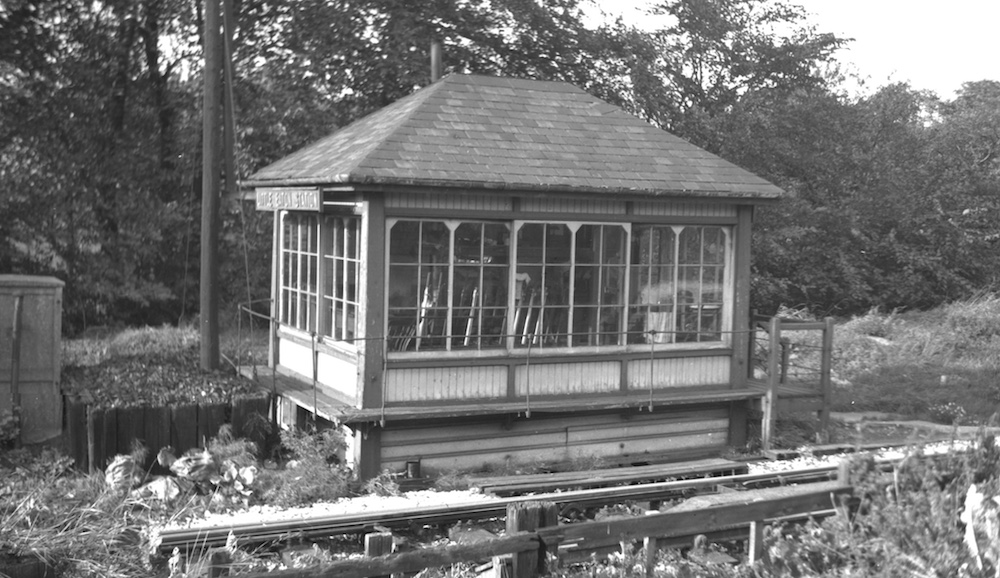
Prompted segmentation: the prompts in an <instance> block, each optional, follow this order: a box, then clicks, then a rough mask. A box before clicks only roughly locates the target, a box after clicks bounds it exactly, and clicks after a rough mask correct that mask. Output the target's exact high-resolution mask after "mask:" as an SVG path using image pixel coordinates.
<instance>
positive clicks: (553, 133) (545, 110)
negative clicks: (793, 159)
mask: <svg viewBox="0 0 1000 578" xmlns="http://www.w3.org/2000/svg"><path fill="white" fill-rule="evenodd" d="M247 184H248V185H250V186H275V185H296V184H297V185H320V186H321V185H327V184H356V185H363V184H375V185H417V186H432V187H468V188H486V189H503V190H524V191H531V190H545V191H566V192H588V193H631V194H639V195H654V196H655V195H678V196H703V197H707V198H734V197H735V198H745V199H776V198H780V197H782V196H784V195H785V193H784V192H783V191H782V190H781V189H779V188H778V187H776V186H774V185H772V184H771V183H768V182H767V181H765V180H763V179H761V178H759V177H757V176H755V175H753V174H751V173H749V172H747V171H745V170H743V169H741V168H739V167H737V166H735V165H733V164H732V163H729V162H728V161H725V160H723V159H721V158H719V157H717V156H715V155H713V154H711V153H709V152H707V151H704V150H702V149H700V148H698V147H696V146H694V145H692V144H690V143H688V142H687V141H685V140H683V139H680V138H678V137H676V136H674V135H672V134H670V133H668V132H666V131H663V130H660V129H658V128H656V127H654V126H652V125H649V124H647V123H646V122H644V121H642V120H640V119H638V118H636V117H633V116H631V115H629V114H628V113H626V112H624V111H623V110H621V109H619V108H618V107H615V106H612V105H610V104H608V103H606V102H604V101H602V100H600V99H598V98H596V97H594V96H591V95H590V94H588V93H586V92H584V91H583V90H581V89H579V88H577V87H575V86H573V85H571V84H567V83H562V82H550V81H538V80H524V79H515V78H497V77H490V76H478V75H450V76H447V77H445V78H443V79H441V80H439V81H437V82H435V83H434V84H431V85H430V86H427V87H425V88H423V89H421V90H418V91H416V92H414V93H413V94H411V95H409V96H407V97H405V98H402V99H400V100H398V101H396V102H395V103H393V104H391V105H389V106H387V107H385V108H383V109H380V110H378V111H376V112H374V113H372V114H370V115H368V116H366V117H364V118H362V119H360V120H358V121H356V122H354V123H352V124H350V125H348V126H347V127H344V128H343V129H341V130H339V131H337V132H335V133H333V134H331V135H330V136H327V137H326V138H323V139H321V140H319V141H317V142H315V143H313V144H311V145H308V146H306V147H304V148H302V149H301V150H299V151H297V152H295V153H292V154H291V155H289V156H287V157H285V158H283V159H281V160H279V161H277V162H275V163H273V164H271V165H270V166H268V167H266V168H264V169H262V170H260V171H259V172H257V173H256V174H255V175H254V176H253V177H251V178H250V179H249V181H248V182H247Z"/></svg>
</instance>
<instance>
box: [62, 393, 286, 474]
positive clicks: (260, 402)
mask: <svg viewBox="0 0 1000 578" xmlns="http://www.w3.org/2000/svg"><path fill="white" fill-rule="evenodd" d="M270 405H271V399H270V397H268V396H254V397H239V398H235V399H233V400H232V402H229V403H211V404H182V405H173V406H139V407H120V408H97V407H92V406H90V405H87V404H86V403H83V402H81V401H67V402H66V406H65V407H66V424H65V431H66V445H67V451H68V453H69V454H70V456H71V457H72V458H73V459H74V460H75V461H76V464H77V467H78V468H80V469H86V470H88V471H90V472H93V471H96V470H103V469H104V467H105V466H106V465H107V464H108V461H109V460H111V459H112V458H113V457H114V456H115V455H117V454H129V453H131V451H132V446H133V444H134V443H135V442H138V443H141V444H143V445H144V446H146V448H148V449H149V453H148V456H147V459H146V463H145V464H143V466H144V468H145V469H147V470H148V469H149V468H150V467H151V466H152V464H153V462H154V461H155V460H156V454H157V452H158V451H159V450H160V448H162V447H164V446H172V447H173V448H174V452H175V454H176V455H178V456H179V455H180V454H182V453H183V452H185V451H187V450H189V449H191V448H197V447H202V446H204V445H205V443H206V441H207V440H208V439H211V438H212V437H215V435H216V434H217V433H218V432H219V428H220V427H222V426H223V425H224V424H227V423H228V424H231V425H232V427H233V433H234V434H235V435H236V436H239V437H249V438H251V439H252V438H253V436H252V435H249V434H252V433H253V432H252V431H251V430H252V429H253V427H254V426H253V422H254V421H255V420H256V419H257V418H255V417H253V416H255V415H256V416H259V417H263V418H265V419H266V418H267V416H268V415H269V409H270Z"/></svg>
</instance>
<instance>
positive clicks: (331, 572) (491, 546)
mask: <svg viewBox="0 0 1000 578" xmlns="http://www.w3.org/2000/svg"><path fill="white" fill-rule="evenodd" d="M540 546H541V542H540V541H539V540H538V537H537V536H536V535H535V534H534V533H531V532H523V533H518V534H514V535H512V536H504V537H501V538H497V539H495V540H487V541H482V542H475V543H473V544H453V545H448V546H443V547H437V548H424V549H421V550H416V551H413V552H402V553H400V554H391V555H389V556H384V557H379V558H360V559H350V560H341V561H337V562H333V563H331V564H326V565H323V566H319V567H313V568H299V569H293V570H279V571H277V572H268V573H265V574H252V575H249V576H247V577H246V578H366V577H368V576H381V575H386V574H397V573H405V572H419V571H421V570H423V569H425V568H439V567H441V566H450V565H452V564H458V563H460V562H475V561H477V560H487V559H489V558H491V557H493V556H503V555H505V554H514V553H517V552H530V551H537V550H538V549H539V547H540Z"/></svg>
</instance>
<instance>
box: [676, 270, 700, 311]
mask: <svg viewBox="0 0 1000 578" xmlns="http://www.w3.org/2000/svg"><path fill="white" fill-rule="evenodd" d="M700 300H701V267H697V266H687V267H685V266H681V268H680V290H679V291H678V292H677V302H678V303H681V304H684V303H698V302H699V301H700Z"/></svg>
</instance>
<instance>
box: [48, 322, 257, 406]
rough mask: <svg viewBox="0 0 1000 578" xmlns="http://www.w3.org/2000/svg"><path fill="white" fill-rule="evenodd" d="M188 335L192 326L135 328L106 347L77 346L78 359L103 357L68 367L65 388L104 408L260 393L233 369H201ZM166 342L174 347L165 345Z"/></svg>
mask: <svg viewBox="0 0 1000 578" xmlns="http://www.w3.org/2000/svg"><path fill="white" fill-rule="evenodd" d="M189 335H191V330H187V331H186V332H184V331H177V330H168V331H166V332H164V333H163V335H162V338H161V334H160V332H159V331H158V330H149V329H146V330H135V331H131V332H126V333H125V334H122V335H120V336H119V337H116V338H114V339H113V340H111V342H110V343H109V344H108V345H106V346H101V345H92V346H91V345H84V346H82V347H80V348H78V349H77V350H78V351H80V352H81V355H80V356H79V357H77V358H76V359H77V360H78V361H80V362H83V363H93V362H95V361H97V360H100V361H97V363H96V364H94V365H83V366H69V367H66V368H65V369H64V371H63V374H62V377H63V389H64V391H66V392H67V394H68V395H70V396H78V397H79V398H80V399H82V400H84V401H86V402H88V403H92V404H95V405H97V406H99V407H104V408H108V407H131V406H139V405H170V404H184V403H217V402H222V401H229V400H230V399H231V398H232V397H234V396H237V395H241V394H252V393H254V392H256V386H255V385H254V384H253V383H252V382H250V381H249V380H247V379H245V378H243V377H241V376H238V375H236V374H234V373H232V372H231V371H227V370H218V371H214V372H204V371H202V370H201V369H199V363H198V356H199V353H198V342H197V340H191V339H188V337H187V336H189ZM146 338H148V339H149V341H146V340H145V339H146ZM164 342H169V343H171V344H172V346H171V345H168V346H166V347H163V348H161V347H160V344H162V343H164ZM71 348H73V346H71Z"/></svg>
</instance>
